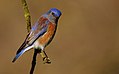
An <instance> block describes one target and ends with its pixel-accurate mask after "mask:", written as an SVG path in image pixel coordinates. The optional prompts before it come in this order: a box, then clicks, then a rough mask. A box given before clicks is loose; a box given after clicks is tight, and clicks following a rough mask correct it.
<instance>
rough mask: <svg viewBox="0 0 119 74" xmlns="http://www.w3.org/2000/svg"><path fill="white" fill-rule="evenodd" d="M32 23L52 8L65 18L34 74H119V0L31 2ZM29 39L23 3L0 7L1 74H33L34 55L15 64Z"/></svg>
mask: <svg viewBox="0 0 119 74" xmlns="http://www.w3.org/2000/svg"><path fill="white" fill-rule="evenodd" d="M27 2H28V5H29V9H30V12H31V16H32V23H35V21H36V20H37V19H38V18H39V17H40V16H41V15H42V14H44V13H45V12H47V11H48V10H49V9H50V8H52V7H56V8H58V9H60V10H61V11H62V13H63V15H62V16H61V18H60V20H59V24H58V29H57V33H56V36H55V38H54V39H53V41H52V43H51V44H50V45H49V46H48V47H47V48H46V52H47V54H48V55H49V57H50V59H51V60H52V64H51V65H47V64H43V62H42V59H41V56H40V55H39V56H38V57H37V65H36V69H35V72H34V74H119V0H34V1H33V0H27ZM26 34H27V30H26V24H25V19H24V15H23V9H22V6H21V0H1V1H0V74H29V71H30V67H31V61H32V56H33V50H31V51H29V52H27V53H25V54H24V55H23V56H22V57H20V58H19V59H18V60H17V61H16V62H15V63H12V62H11V61H12V59H13V57H14V56H15V53H16V51H17V49H18V48H19V46H20V45H21V44H22V42H23V41H24V39H25V37H26Z"/></svg>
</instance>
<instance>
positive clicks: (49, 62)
mask: <svg viewBox="0 0 119 74" xmlns="http://www.w3.org/2000/svg"><path fill="white" fill-rule="evenodd" d="M46 63H47V64H51V61H50V59H49V58H48V57H44V58H43V64H46Z"/></svg>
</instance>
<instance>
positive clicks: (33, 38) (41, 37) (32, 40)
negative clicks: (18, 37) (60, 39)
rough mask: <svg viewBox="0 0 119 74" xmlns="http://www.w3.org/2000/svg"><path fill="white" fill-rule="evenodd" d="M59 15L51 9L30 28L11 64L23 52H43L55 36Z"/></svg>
mask: <svg viewBox="0 0 119 74" xmlns="http://www.w3.org/2000/svg"><path fill="white" fill-rule="evenodd" d="M61 14H62V13H61V11H60V10H58V9H56V8H51V9H50V10H49V11H48V12H47V13H45V14H43V15H42V16H41V17H40V18H39V19H38V21H37V22H36V23H35V24H34V25H33V26H32V28H31V31H30V33H29V34H28V35H27V36H26V39H25V41H24V42H23V44H22V45H21V47H20V48H19V49H18V51H17V53H16V56H15V58H14V59H13V61H12V62H15V61H16V60H17V58H18V57H20V56H21V55H22V54H23V53H24V52H26V51H28V50H30V49H32V48H34V49H39V50H43V51H44V48H45V47H46V46H47V45H48V44H49V43H50V42H51V41H52V39H53V37H54V35H55V32H56V29H57V23H58V19H59V17H60V16H61Z"/></svg>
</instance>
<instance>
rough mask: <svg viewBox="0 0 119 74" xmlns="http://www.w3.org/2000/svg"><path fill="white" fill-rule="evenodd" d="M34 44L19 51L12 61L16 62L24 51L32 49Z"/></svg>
mask: <svg viewBox="0 0 119 74" xmlns="http://www.w3.org/2000/svg"><path fill="white" fill-rule="evenodd" d="M33 47H34V46H33V45H31V46H28V47H26V48H24V49H23V50H22V51H21V52H19V53H18V54H16V56H15V58H14V59H13V61H12V62H15V61H16V60H17V59H18V58H19V57H20V56H21V55H22V54H23V53H24V52H26V51H28V50H30V49H31V48H33Z"/></svg>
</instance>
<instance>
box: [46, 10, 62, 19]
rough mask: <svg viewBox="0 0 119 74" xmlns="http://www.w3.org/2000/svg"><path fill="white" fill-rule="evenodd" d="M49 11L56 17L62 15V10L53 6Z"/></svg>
mask: <svg viewBox="0 0 119 74" xmlns="http://www.w3.org/2000/svg"><path fill="white" fill-rule="evenodd" d="M48 13H51V14H52V15H53V16H55V17H58V18H59V17H60V16H61V15H62V13H61V11H60V10H58V9H57V8H51V9H50V10H49V11H48Z"/></svg>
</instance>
